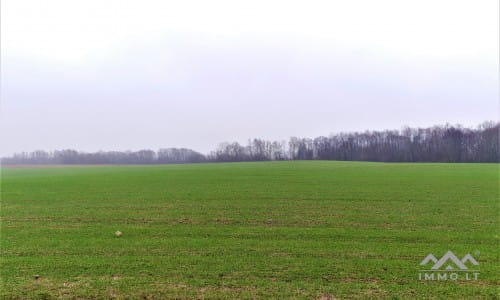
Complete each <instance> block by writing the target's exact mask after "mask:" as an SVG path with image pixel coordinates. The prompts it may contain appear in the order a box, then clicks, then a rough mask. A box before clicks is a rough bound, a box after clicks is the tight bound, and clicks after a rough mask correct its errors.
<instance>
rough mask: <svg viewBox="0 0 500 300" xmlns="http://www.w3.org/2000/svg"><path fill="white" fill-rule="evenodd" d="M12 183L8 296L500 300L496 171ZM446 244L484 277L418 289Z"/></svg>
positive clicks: (58, 177) (63, 170) (263, 169)
mask: <svg viewBox="0 0 500 300" xmlns="http://www.w3.org/2000/svg"><path fill="white" fill-rule="evenodd" d="M1 183H2V185H1V218H2V221H1V268H0V270H1V280H2V281H1V285H2V286H1V292H0V295H1V297H2V298H4V299H51V298H57V299H60V298H63V299H64V298H67V299H73V298H78V299H82V298H84V299H87V298H90V299H95V298H98V299H110V298H116V299H124V298H127V299H129V298H130V299H136V298H139V299H172V298H173V299H287V298H293V299H323V300H326V299H344V298H365V299H373V298H393V299H398V298H399V299H407V298H412V299H415V298H487V299H498V297H499V290H498V286H499V285H500V260H499V225H500V216H499V212H500V207H499V200H500V199H499V184H500V181H499V165H498V164H423V163H422V164H420V163H367V162H335V161H288V162H256V163H219V164H191V165H160V166H72V167H50V166H49V167H45V168H32V167H28V168H3V169H2V182H1ZM117 230H119V231H121V232H122V233H123V234H122V236H121V237H116V236H115V232H116V231H117ZM448 250H450V251H452V252H453V253H454V254H456V256H457V257H458V258H459V259H462V257H464V256H465V255H466V254H471V255H472V256H473V257H474V258H475V259H476V260H477V262H478V263H479V265H475V266H472V265H470V262H468V263H467V266H468V267H469V269H474V270H477V272H478V273H479V277H478V279H477V280H475V279H469V280H466V279H464V278H462V277H461V278H459V279H457V280H451V279H449V278H448V280H419V272H421V271H422V270H428V269H430V267H431V266H432V264H431V265H427V266H420V262H421V261H422V260H423V259H424V258H425V257H426V256H427V255H429V254H430V253H432V254H433V255H434V256H435V257H436V258H437V259H440V258H441V257H442V256H443V255H444V254H445V253H446V252H447V251H448ZM444 273H445V272H444ZM459 273H460V272H459ZM461 274H463V272H462V273H460V275H461Z"/></svg>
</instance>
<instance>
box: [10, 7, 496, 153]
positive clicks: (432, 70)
mask: <svg viewBox="0 0 500 300" xmlns="http://www.w3.org/2000/svg"><path fill="white" fill-rule="evenodd" d="M1 5H2V7H1V51H2V57H1V62H2V66H1V73H2V74H1V75H2V103H1V104H2V107H1V108H2V122H1V125H2V148H1V151H0V154H1V155H6V154H11V153H13V152H17V151H23V150H24V151H31V150H35V149H45V150H54V149H61V148H75V149H79V150H86V151H96V150H126V149H131V150H137V149H142V148H151V149H154V150H155V149H158V148H160V147H189V148H193V149H195V150H199V151H202V152H207V151H208V150H211V149H214V148H215V146H216V145H217V144H218V143H219V142H222V141H234V140H236V141H240V142H245V141H246V140H247V139H248V138H252V137H262V138H268V139H278V140H281V139H286V138H288V137H289V136H292V135H297V136H303V137H316V136H319V135H328V134H329V133H332V132H338V131H352V130H364V129H398V128H401V126H403V125H410V126H429V125H435V124H443V123H446V122H449V123H453V124H455V123H461V124H464V125H467V126H473V125H477V124H479V123H480V122H482V121H485V120H494V121H497V120H498V113H499V106H498V79H499V78H498V55H499V53H498V52H499V48H498V45H499V40H498V36H499V24H498V19H499V16H498V12H499V7H498V5H499V3H498V0H480V1H477V0H476V1H474V0H469V1H457V0H452V1H447V0H433V1H422V0H419V1H415V0H408V1H405V0H398V1H384V0H378V1H373V0H367V1H356V0H354V1H345V0H344V1H331V0H330V1H290V0H288V1H272V0H266V1H255V0H254V1H235V0H233V1H214V0H212V1H138V0H136V1H124V0H119V1H111V0H100V1H94V0H85V1H81V0H78V1H77V0H64V1H57V0H46V1H40V0H30V1H23V0H3V1H2V3H1Z"/></svg>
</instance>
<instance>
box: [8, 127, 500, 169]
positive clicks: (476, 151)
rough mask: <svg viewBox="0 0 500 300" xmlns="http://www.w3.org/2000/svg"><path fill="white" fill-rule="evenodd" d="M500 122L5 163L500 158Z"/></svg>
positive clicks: (29, 157)
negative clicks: (209, 149) (206, 151)
mask: <svg viewBox="0 0 500 300" xmlns="http://www.w3.org/2000/svg"><path fill="white" fill-rule="evenodd" d="M499 133H500V123H494V122H485V123H483V124H482V125H480V126H478V127H477V128H475V129H472V128H464V127H462V126H460V125H456V126H452V125H445V126H434V127H430V128H409V127H406V128H403V129H402V130H385V131H365V132H352V133H339V134H333V135H330V136H328V137H326V136H320V137H317V138H315V139H310V138H296V137H292V138H290V139H289V141H288V142H285V141H266V140H262V139H253V140H249V142H248V144H247V145H246V146H243V145H240V144H239V143H237V142H233V143H222V144H220V145H219V147H218V148H217V149H216V150H215V151H212V152H211V153H210V154H208V155H203V154H201V153H199V152H196V151H193V150H190V149H185V148H181V149H178V148H168V149H160V150H158V151H157V152H155V151H152V150H141V151H136V152H132V151H126V152H119V151H107V152H105V151H100V152H95V153H85V152H78V151H75V150H62V151H54V152H46V151H34V152H30V153H25V152H23V153H17V154H14V155H13V156H12V157H7V158H3V159H2V163H3V164H169V163H198V162H237V161H269V160H353V161H383V162H499V161H500V153H499Z"/></svg>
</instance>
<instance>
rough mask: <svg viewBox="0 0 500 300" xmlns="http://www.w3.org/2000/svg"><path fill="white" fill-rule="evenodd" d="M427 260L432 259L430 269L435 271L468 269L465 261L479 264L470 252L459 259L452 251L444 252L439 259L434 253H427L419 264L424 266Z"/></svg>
mask: <svg viewBox="0 0 500 300" xmlns="http://www.w3.org/2000/svg"><path fill="white" fill-rule="evenodd" d="M429 261H432V262H433V263H434V265H433V266H432V267H431V270H432V271H437V270H443V268H444V270H457V269H459V270H468V268H467V266H466V265H465V263H467V262H469V263H471V264H473V265H475V266H477V265H479V263H478V262H477V261H476V260H475V259H474V257H472V256H471V255H470V254H467V255H465V256H464V257H463V258H462V259H461V260H460V259H458V257H457V256H456V255H455V254H453V252H451V251H448V252H446V254H445V255H443V257H441V259H439V260H438V259H437V258H436V257H435V256H434V255H432V253H431V254H429V255H427V256H426V257H425V258H424V260H422V262H421V263H420V265H421V266H425V265H427V264H428V263H429Z"/></svg>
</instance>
